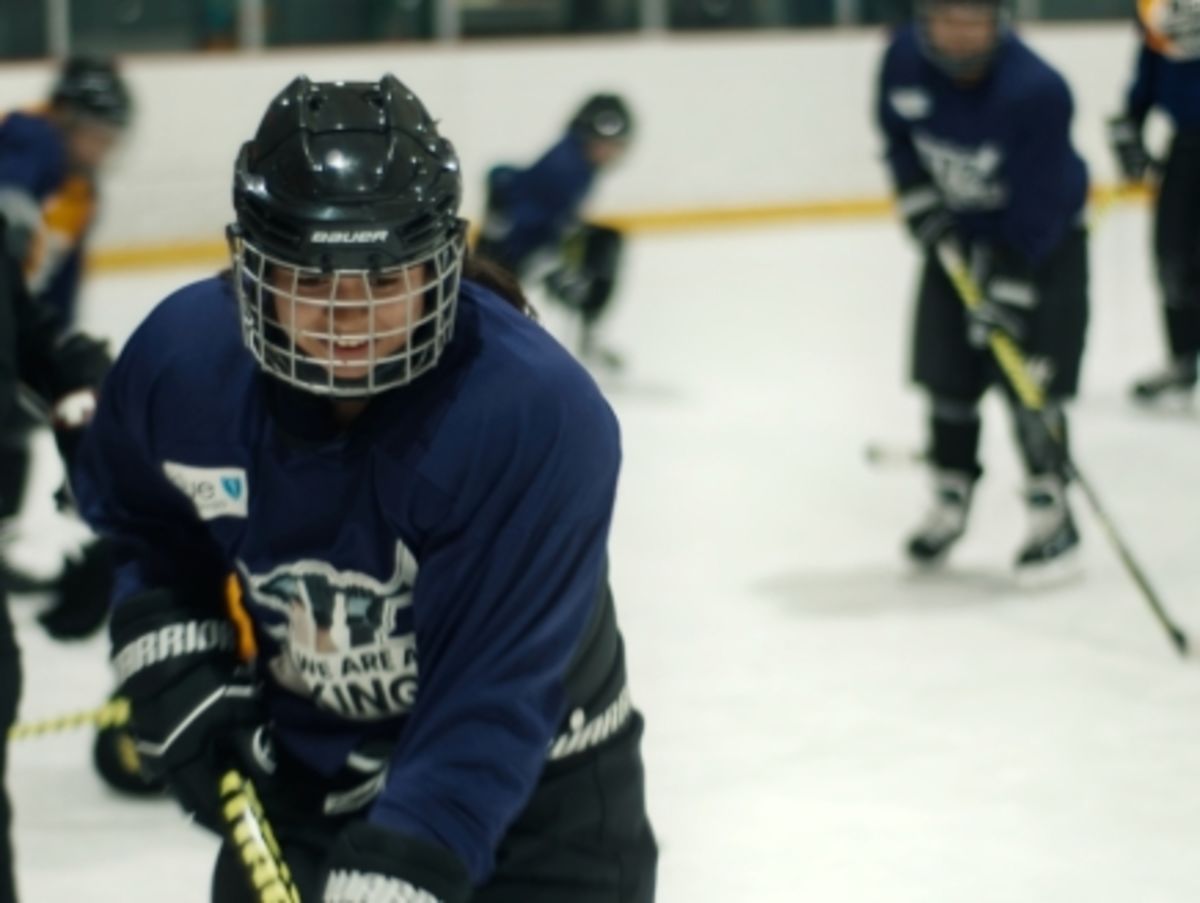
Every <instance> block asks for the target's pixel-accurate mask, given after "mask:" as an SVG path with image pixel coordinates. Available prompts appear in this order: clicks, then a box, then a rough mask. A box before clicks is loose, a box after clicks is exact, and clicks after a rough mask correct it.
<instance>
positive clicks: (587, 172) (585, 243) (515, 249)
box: [475, 94, 633, 368]
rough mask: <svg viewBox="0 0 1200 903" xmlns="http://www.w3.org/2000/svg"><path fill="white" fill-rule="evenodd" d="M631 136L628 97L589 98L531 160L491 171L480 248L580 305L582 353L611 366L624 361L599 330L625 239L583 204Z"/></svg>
mask: <svg viewBox="0 0 1200 903" xmlns="http://www.w3.org/2000/svg"><path fill="white" fill-rule="evenodd" d="M632 136H633V115H632V113H631V112H630V110H629V106H628V105H627V104H626V102H625V100H624V99H623V98H621V97H620V96H618V95H616V94H595V95H593V96H591V97H589V98H588V99H587V100H586V101H585V102H584V103H583V105H582V106H581V107H580V108H579V110H578V111H577V112H576V113H575V115H573V116H572V117H571V121H570V122H569V123H568V125H567V129H566V132H565V133H564V134H563V136H562V137H561V138H560V139H559V140H558V141H557V142H556V143H555V144H554V146H553V147H551V148H550V149H549V150H548V151H546V153H544V154H543V155H542V156H541V157H540V158H539V159H538V160H537V162H535V163H534V164H533V165H532V166H529V167H528V168H524V169H522V168H518V167H514V166H509V165H501V166H495V167H493V168H492V169H491V171H490V172H489V173H488V186H487V210H486V213H485V216H484V222H483V226H482V229H481V234H480V237H479V241H478V243H477V244H476V247H475V251H476V253H477V254H479V255H481V256H484V257H487V258H489V259H491V260H495V261H496V262H497V263H500V264H501V265H503V266H504V267H506V268H508V269H509V270H511V271H512V272H514V273H516V274H517V276H518V277H519V278H520V279H522V280H523V281H525V282H531V281H539V280H540V281H542V282H543V283H544V285H545V287H546V289H547V291H548V293H549V295H550V297H551V298H552V299H555V300H557V301H560V302H562V303H563V304H565V305H566V306H567V307H568V308H570V309H571V310H574V311H577V312H578V314H579V318H580V339H579V354H580V357H581V358H582V359H583V360H585V361H589V362H594V363H598V364H601V365H602V366H606V367H608V368H617V367H620V365H621V363H622V362H621V358H620V356H619V355H618V354H617V353H616V352H614V351H613V350H612V349H610V348H606V347H603V346H602V345H601V344H600V343H599V341H598V339H597V336H596V330H597V324H598V323H599V322H600V320H601V318H602V317H603V315H604V312H605V311H606V310H607V309H608V306H609V303H610V302H611V300H612V297H613V292H614V290H615V288H616V284H617V277H618V275H619V273H620V266H621V249H622V246H623V241H624V237H623V236H622V234H621V233H620V232H619V231H617V230H616V229H613V228H611V227H609V226H602V225H599V224H597V223H591V222H586V221H584V220H583V219H581V208H582V207H583V204H584V202H585V201H586V200H587V197H588V195H589V194H590V192H591V190H592V187H593V185H594V184H595V179H596V176H597V175H599V174H600V173H601V172H603V171H604V170H606V169H607V168H608V167H610V166H611V165H612V164H613V163H615V162H616V161H617V160H618V159H620V158H621V157H622V156H623V155H624V153H625V151H626V148H627V146H628V144H629V141H630V140H631V138H632Z"/></svg>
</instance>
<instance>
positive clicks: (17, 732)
mask: <svg viewBox="0 0 1200 903" xmlns="http://www.w3.org/2000/svg"><path fill="white" fill-rule="evenodd" d="M128 721H129V700H127V699H122V698H121V697H117V698H116V699H112V700H110V701H108V702H106V703H104V705H102V706H99V707H97V708H94V709H86V710H84V711H81V712H70V713H68V714H66V715H58V716H56V717H54V718H46V719H44V720H42V721H25V722H22V723H20V724H14V725H13V726H12V727H10V728H9V729H8V739H9V740H10V741H11V740H28V739H30V738H31V737H43V736H45V735H46V734H59V733H63V732H65V731H73V730H79V729H80V728H85V727H98V728H105V727H120V726H121V725H122V724H126V723H128Z"/></svg>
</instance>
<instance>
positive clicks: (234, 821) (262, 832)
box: [220, 768, 300, 903]
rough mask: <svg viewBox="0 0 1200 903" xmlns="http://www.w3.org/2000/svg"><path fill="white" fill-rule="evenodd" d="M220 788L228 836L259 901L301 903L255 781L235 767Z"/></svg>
mask: <svg viewBox="0 0 1200 903" xmlns="http://www.w3.org/2000/svg"><path fill="white" fill-rule="evenodd" d="M220 791H221V817H222V818H224V819H225V833H226V836H227V837H228V839H229V842H230V843H232V844H233V847H234V849H235V850H237V852H238V855H239V856H240V857H241V860H242V865H243V866H244V867H245V869H246V880H247V881H248V882H249V883H250V888H251V890H253V891H254V893H255V894H256V895H257V899H258V900H259V903H300V891H299V890H297V889H296V884H295V882H293V881H292V873H291V870H290V869H289V868H288V866H287V863H286V862H284V861H283V851H282V850H281V849H280V847H279V841H278V840H276V838H275V831H274V830H273V829H272V828H271V825H270V823H269V822H268V821H267V817H266V815H265V814H264V812H263V807H262V803H261V802H259V799H258V793H257V792H256V791H255V790H254V784H253V783H251V781H250V779H249V778H247V777H246V776H245V775H243V774H242V773H241V772H240V771H238V770H237V769H236V768H231V769H229V770H228V771H227V772H225V774H223V775H222V776H221V782H220Z"/></svg>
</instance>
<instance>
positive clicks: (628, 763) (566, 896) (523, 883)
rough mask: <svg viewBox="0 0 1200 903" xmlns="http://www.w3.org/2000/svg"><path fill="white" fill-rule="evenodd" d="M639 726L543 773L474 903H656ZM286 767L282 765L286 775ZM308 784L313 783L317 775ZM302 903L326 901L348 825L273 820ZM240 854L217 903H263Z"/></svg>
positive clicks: (223, 879)
mask: <svg viewBox="0 0 1200 903" xmlns="http://www.w3.org/2000/svg"><path fill="white" fill-rule="evenodd" d="M642 729H643V723H642V718H641V716H640V715H638V714H637V713H636V712H635V713H634V714H633V716H632V718H631V719H630V722H629V724H628V725H627V726H626V727H625V728H624V729H623V730H622V731H621V732H620V733H619V734H618V735H616V736H614V737H612V738H610V739H609V740H607V741H606V742H604V743H603V744H601V745H600V746H598V747H596V748H594V749H590V750H587V751H585V752H581V753H578V754H577V755H574V756H571V757H569V758H566V759H563V760H561V761H558V762H551V763H549V764H548V765H547V766H546V770H545V772H544V773H543V775H542V778H541V781H540V782H539V783H538V786H537V789H536V791H535V792H534V795H533V798H532V799H531V800H530V801H529V804H528V805H527V806H526V808H525V810H524V811H523V812H522V813H521V815H520V816H519V817H518V818H517V820H516V821H515V822H514V823H513V825H512V826H511V827H510V828H509V830H508V833H507V834H506V835H505V837H504V839H503V840H502V841H501V843H500V848H499V850H498V851H497V856H496V871H495V873H494V874H493V876H492V878H491V880H490V881H489V882H488V884H487V886H486V887H483V888H481V889H479V890H477V891H476V892H475V894H474V895H473V896H472V897H471V903H653V900H654V887H655V875H656V868H657V860H658V849H657V846H656V844H655V841H654V835H653V832H652V831H651V828H650V822H649V819H648V818H647V815H646V800H645V792H644V786H645V782H644V775H643V769H642V759H641V752H640V749H641V737H642ZM287 767H288V766H287V765H285V763H284V762H282V761H281V762H280V768H281V771H282V770H283V769H285V768H287ZM309 780H312V778H311V776H310V777H309ZM264 805H265V806H267V807H268V811H267V817H268V818H269V819H271V821H272V827H274V829H275V832H276V834H278V835H279V839H280V843H281V845H282V846H283V852H284V858H285V860H286V861H287V864H288V867H289V868H290V870H291V871H292V874H293V877H294V878H295V880H296V884H297V889H298V890H299V891H300V898H301V899H302V900H306V901H307V900H320V898H321V896H320V888H319V887H318V886H317V885H318V882H319V880H320V870H321V865H322V862H323V860H324V858H325V853H326V850H327V849H328V848H329V846H330V845H331V844H332V842H333V840H334V837H335V836H336V834H337V831H338V829H339V828H340V827H341V824H344V822H335V821H332V820H328V819H326V820H322V821H320V822H312V821H310V822H309V823H308V824H307V825H305V824H302V823H299V822H296V821H289V820H288V819H287V818H286V816H283V817H281V816H280V815H273V814H272V812H271V811H270V802H269V795H268V798H267V799H264ZM247 887H248V882H247V879H246V874H245V870H244V868H243V866H242V864H241V862H240V861H239V860H238V856H237V854H236V853H235V852H234V850H233V849H232V848H231V847H230V846H229V845H228V844H226V845H225V846H223V847H222V848H221V852H220V855H219V856H218V858H217V864H216V869H215V873H214V876H213V896H212V899H213V903H258V897H257V896H256V895H254V894H253V893H252V892H251V891H249V890H248V889H247Z"/></svg>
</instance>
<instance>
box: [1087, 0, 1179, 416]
mask: <svg viewBox="0 0 1200 903" xmlns="http://www.w3.org/2000/svg"><path fill="white" fill-rule="evenodd" d="M1138 9H1139V13H1140V15H1141V21H1140V25H1141V32H1142V37H1143V43H1142V47H1141V50H1140V51H1139V54H1138V58H1137V68H1136V72H1135V75H1134V80H1133V84H1132V85H1131V86H1130V88H1129V92H1128V95H1127V97H1126V99H1125V109H1124V112H1123V113H1122V114H1121V115H1120V116H1117V117H1115V118H1113V119H1111V120H1110V121H1109V138H1110V140H1111V142H1112V145H1113V149H1114V151H1115V152H1116V155H1117V161H1118V163H1119V165H1120V168H1121V173H1122V175H1123V176H1124V177H1125V178H1126V179H1128V180H1129V181H1131V182H1140V181H1142V180H1143V179H1145V178H1146V176H1147V175H1148V174H1149V173H1150V172H1151V171H1155V172H1157V173H1158V174H1159V175H1160V176H1161V184H1160V185H1159V186H1158V196H1157V200H1156V202H1155V215H1154V256H1155V263H1156V265H1157V267H1156V268H1157V271H1158V284H1159V292H1160V297H1161V299H1162V305H1163V318H1164V321H1165V325H1166V334H1167V348H1168V352H1169V360H1168V363H1167V366H1166V368H1164V369H1163V370H1161V371H1160V372H1158V373H1154V374H1151V375H1150V376H1147V377H1146V378H1145V379H1142V380H1139V381H1138V382H1137V383H1135V384H1134V386H1133V397H1134V399H1135V400H1137V401H1140V402H1147V403H1155V402H1159V401H1165V400H1169V399H1172V398H1174V399H1190V398H1191V395H1192V392H1193V390H1194V389H1195V387H1196V357H1197V355H1198V354H1200V5H1197V4H1195V3H1173V2H1165V0H1162V2H1155V0H1151V2H1143V3H1139V4H1138ZM1154 107H1158V108H1159V109H1161V110H1162V111H1163V112H1164V113H1166V114H1167V116H1169V117H1170V119H1171V121H1172V123H1173V124H1174V127H1175V132H1174V136H1173V138H1172V140H1171V148H1170V151H1169V152H1168V154H1167V158H1166V161H1165V162H1164V163H1163V164H1162V165H1161V166H1159V165H1157V164H1154V161H1152V160H1151V158H1150V154H1149V153H1148V152H1147V150H1146V145H1145V144H1144V143H1143V140H1142V131H1143V126H1144V124H1145V121H1146V117H1147V115H1149V113H1150V110H1151V109H1153V108H1154Z"/></svg>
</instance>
